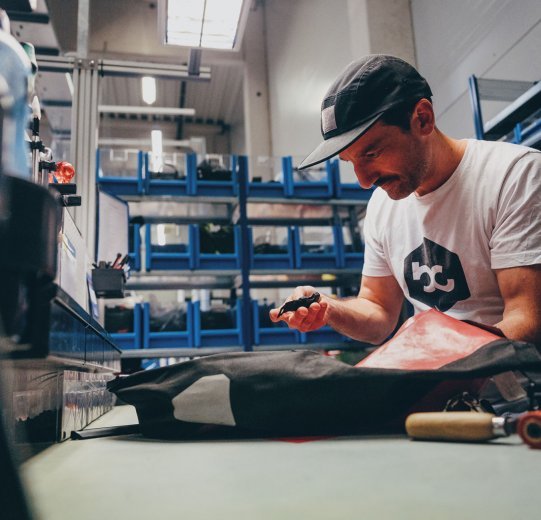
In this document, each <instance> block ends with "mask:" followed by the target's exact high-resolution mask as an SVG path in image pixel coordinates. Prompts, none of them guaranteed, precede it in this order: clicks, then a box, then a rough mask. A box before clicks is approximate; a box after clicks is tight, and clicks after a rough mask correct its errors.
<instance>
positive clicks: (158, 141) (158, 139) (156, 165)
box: [150, 130, 163, 172]
mask: <svg viewBox="0 0 541 520" xmlns="http://www.w3.org/2000/svg"><path fill="white" fill-rule="evenodd" d="M150 143H151V146H152V164H151V170H152V171H153V172H161V171H163V157H162V154H163V136H162V131H161V130H152V132H150Z"/></svg>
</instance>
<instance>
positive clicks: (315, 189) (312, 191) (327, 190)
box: [282, 156, 334, 199]
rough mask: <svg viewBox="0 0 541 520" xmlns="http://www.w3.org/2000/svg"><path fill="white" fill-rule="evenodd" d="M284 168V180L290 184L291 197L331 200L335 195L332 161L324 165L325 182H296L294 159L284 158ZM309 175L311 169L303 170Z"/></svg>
mask: <svg viewBox="0 0 541 520" xmlns="http://www.w3.org/2000/svg"><path fill="white" fill-rule="evenodd" d="M282 167H283V172H284V179H286V180H287V182H288V183H289V184H290V187H289V196H290V197H292V198H299V199H331V198H332V197H333V195H334V187H333V176H334V175H333V169H332V165H331V163H330V161H327V162H326V163H325V165H324V168H325V179H324V180H295V176H294V172H293V158H292V157H291V156H287V157H284V158H283V161H282ZM303 171H304V172H305V173H306V174H309V172H310V169H307V170H303Z"/></svg>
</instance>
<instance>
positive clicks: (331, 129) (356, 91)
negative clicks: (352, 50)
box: [299, 54, 432, 170]
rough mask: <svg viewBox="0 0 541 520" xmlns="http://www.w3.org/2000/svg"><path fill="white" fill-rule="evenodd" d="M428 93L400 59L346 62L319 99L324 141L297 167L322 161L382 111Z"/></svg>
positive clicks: (421, 80)
mask: <svg viewBox="0 0 541 520" xmlns="http://www.w3.org/2000/svg"><path fill="white" fill-rule="evenodd" d="M431 96H432V91H431V90H430V87H429V86H428V83H427V82H426V80H425V79H424V78H423V77H422V76H421V75H420V74H419V73H418V72H417V70H416V69H415V68H414V67H412V66H411V65H410V64H409V63H406V62H405V61H404V60H401V59H400V58H396V57H395V56H386V55H384V54H372V55H369V56H365V57H364V58H361V59H360V60H357V61H354V62H353V63H350V64H349V65H348V66H347V68H346V69H345V70H344V71H343V72H342V74H340V76H339V77H338V79H337V80H336V81H335V82H334V83H333V85H332V86H331V88H330V89H329V90H328V91H327V94H325V97H324V98H323V103H322V104H321V134H322V135H323V139H324V141H323V142H322V143H321V144H320V145H319V146H318V147H317V148H316V149H315V150H314V151H313V152H312V153H311V154H310V155H309V156H308V157H306V159H304V161H302V163H301V164H300V166H299V169H300V170H302V169H303V168H308V167H309V166H313V165H314V164H318V163H320V162H323V161H326V160H327V159H330V158H331V157H333V156H334V155H336V154H338V153H340V152H341V151H342V150H345V149H346V148H347V147H348V146H349V145H350V144H352V143H353V142H354V141H356V140H357V139H358V138H359V137H361V135H363V134H364V133H365V132H366V131H367V130H368V129H369V128H370V127H371V126H372V125H373V124H374V123H375V122H376V121H377V120H378V119H379V118H380V117H381V115H382V114H383V113H384V112H385V111H387V110H389V109H391V108H393V107H395V106H397V105H400V104H401V103H404V102H407V101H414V100H416V99H422V98H430V97H431Z"/></svg>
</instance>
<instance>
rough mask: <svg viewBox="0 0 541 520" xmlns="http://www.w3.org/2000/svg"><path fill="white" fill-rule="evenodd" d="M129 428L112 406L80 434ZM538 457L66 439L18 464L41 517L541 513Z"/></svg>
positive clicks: (511, 445) (362, 441)
mask: <svg viewBox="0 0 541 520" xmlns="http://www.w3.org/2000/svg"><path fill="white" fill-rule="evenodd" d="M136 422H137V417H136V414H135V410H134V408H132V407H131V406H118V407H116V408H114V409H113V410H112V411H110V412H108V413H107V414H106V415H105V416H103V417H101V418H100V419H98V420H97V421H95V422H94V423H92V424H91V425H90V426H89V428H92V427H105V426H113V425H120V424H133V423H136ZM540 468H541V450H532V449H530V448H528V447H527V446H526V445H523V444H521V442H520V439H519V438H518V437H517V436H514V437H509V438H505V439H499V440H496V441H492V442H490V443H486V444H466V443H435V442H421V441H410V440H409V439H407V438H406V437H405V436H381V437H373V436H371V437H366V436H364V437H360V436H356V437H339V438H326V439H319V440H311V441H308V442H292V440H278V439H276V440H260V439H258V440H227V441H226V440H223V441H215V440H214V441H177V442H174V441H156V440H150V439H145V438H144V437H142V436H140V435H126V436H122V437H108V438H98V439H87V440H77V441H73V440H68V441H65V442H63V443H60V444H56V445H54V446H52V447H50V448H48V449H47V450H45V451H43V452H41V453H40V454H38V455H36V456H34V457H33V458H31V459H29V460H28V461H27V462H26V463H25V464H24V465H23V467H22V476H23V478H24V481H25V484H26V488H27V491H28V494H29V496H30V497H31V499H32V505H33V508H34V510H35V511H36V513H37V514H38V515H39V516H38V518H40V519H41V520H63V519H68V518H69V519H73V518H77V520H86V519H92V520H96V519H104V520H105V519H113V518H114V519H117V520H121V519H124V518H126V519H131V520H139V519H145V520H148V519H156V520H163V519H181V518H182V519H190V520H191V519H207V518H218V519H221V520H226V519H235V520H239V519H250V520H262V519H273V520H276V519H280V520H286V519H292V520H293V519H294V520H300V519H304V518H306V519H308V518H309V519H332V520H337V519H354V518H366V519H387V518H389V519H391V518H392V519H401V520H407V519H415V520H419V519H425V518H426V519H453V520H456V519H461V520H467V519H475V520H482V519H487V518H490V519H491V520H497V519H502V520H503V519H505V520H511V519H512V520H532V519H537V518H539V517H540V514H541V513H540V511H541V498H540V494H539V469H540Z"/></svg>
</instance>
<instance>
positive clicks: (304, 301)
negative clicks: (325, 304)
mask: <svg viewBox="0 0 541 520" xmlns="http://www.w3.org/2000/svg"><path fill="white" fill-rule="evenodd" d="M320 297H321V295H320V294H319V293H318V292H315V293H314V294H312V296H308V297H305V298H299V299H297V300H291V301H290V302H286V303H284V305H282V307H281V308H280V312H279V313H278V317H280V316H281V315H282V314H284V313H286V312H293V311H296V310H297V309H300V308H301V307H306V308H308V307H310V305H312V303H316V302H318V301H319V298H320Z"/></svg>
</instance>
